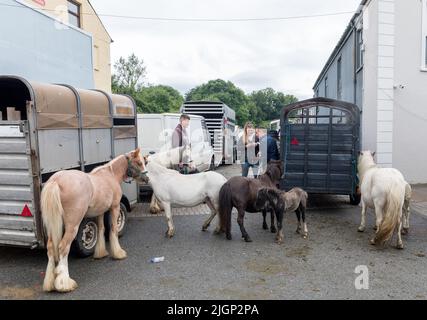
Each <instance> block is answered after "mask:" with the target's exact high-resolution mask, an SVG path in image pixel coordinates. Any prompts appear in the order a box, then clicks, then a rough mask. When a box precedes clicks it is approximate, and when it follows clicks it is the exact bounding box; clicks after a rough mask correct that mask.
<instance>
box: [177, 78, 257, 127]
mask: <svg viewBox="0 0 427 320" xmlns="http://www.w3.org/2000/svg"><path fill="white" fill-rule="evenodd" d="M185 100H186V101H200V100H207V101H221V102H224V103H225V104H226V105H228V106H229V107H230V108H232V109H233V110H234V111H236V118H237V124H239V125H240V126H242V125H244V124H245V122H246V121H248V120H249V119H250V118H251V109H252V108H253V107H254V105H253V104H251V101H250V100H249V98H248V97H247V96H246V94H245V92H244V91H243V90H242V89H240V88H238V87H236V86H235V85H234V84H233V83H232V82H230V81H224V80H221V79H217V80H211V81H209V82H207V83H205V84H202V85H200V86H197V87H195V88H193V89H191V90H190V91H189V92H188V93H187V94H186V96H185Z"/></svg>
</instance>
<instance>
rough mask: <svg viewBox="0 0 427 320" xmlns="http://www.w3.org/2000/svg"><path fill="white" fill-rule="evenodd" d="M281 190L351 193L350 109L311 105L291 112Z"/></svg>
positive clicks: (354, 129) (352, 126) (354, 125)
mask: <svg viewBox="0 0 427 320" xmlns="http://www.w3.org/2000/svg"><path fill="white" fill-rule="evenodd" d="M285 139H286V140H285V145H284V147H285V159H284V160H285V179H284V181H283V187H284V189H289V188H293V187H301V188H303V189H305V190H306V191H307V192H310V193H332V194H352V192H353V190H354V188H355V185H354V183H355V180H354V178H355V174H356V173H355V170H356V159H355V157H356V143H357V141H358V136H357V123H356V121H355V118H354V117H353V116H352V115H351V113H350V112H349V111H346V110H342V109H338V108H332V107H329V106H313V107H308V108H301V109H296V110H293V111H291V112H290V114H289V116H288V119H287V120H286V128H285Z"/></svg>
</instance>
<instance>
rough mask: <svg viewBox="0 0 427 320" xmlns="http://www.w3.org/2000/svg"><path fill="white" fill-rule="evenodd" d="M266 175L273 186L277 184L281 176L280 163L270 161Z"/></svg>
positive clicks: (281, 167)
mask: <svg viewBox="0 0 427 320" xmlns="http://www.w3.org/2000/svg"><path fill="white" fill-rule="evenodd" d="M266 174H267V175H268V176H269V177H270V179H271V181H272V182H273V183H274V184H277V183H278V182H279V180H280V178H281V177H282V175H283V166H282V162H281V161H279V160H271V161H270V162H269V164H268V166H267V171H266Z"/></svg>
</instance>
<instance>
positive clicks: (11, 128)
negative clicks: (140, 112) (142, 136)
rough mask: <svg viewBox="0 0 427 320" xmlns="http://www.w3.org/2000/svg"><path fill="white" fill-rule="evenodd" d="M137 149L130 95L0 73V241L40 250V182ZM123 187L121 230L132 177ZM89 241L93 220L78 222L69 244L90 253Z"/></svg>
mask: <svg viewBox="0 0 427 320" xmlns="http://www.w3.org/2000/svg"><path fill="white" fill-rule="evenodd" d="M136 147H137V121H136V107H135V103H134V101H133V100H132V99H131V98H129V97H127V96H121V95H111V94H107V93H105V92H102V91H98V90H82V89H76V88H73V87H71V86H69V85H61V84H55V85H53V84H42V83H36V82H29V81H27V80H25V79H23V78H20V77H14V76H0V245H11V246H21V247H28V248H32V249H34V248H43V247H45V241H46V239H45V234H44V228H43V223H42V219H41V212H40V203H39V201H40V194H41V189H42V186H43V184H44V183H45V182H46V181H47V180H48V179H49V178H50V177H51V176H52V175H53V174H55V173H56V172H58V171H61V170H68V169H76V170H81V171H84V172H90V171H91V170H92V169H94V168H95V167H97V166H100V165H103V164H105V163H107V162H109V161H111V160H112V159H113V158H114V157H115V156H117V155H120V154H124V153H126V152H129V151H130V150H134V149H136ZM122 189H123V198H122V206H121V215H120V217H119V220H120V221H119V228H120V232H121V233H123V229H124V226H125V224H126V214H127V212H128V211H130V210H131V208H132V206H133V204H135V203H136V202H137V197H138V192H137V185H136V183H135V182H133V183H132V184H130V185H127V184H124V185H123V188H122ZM105 219H106V222H109V215H105ZM108 227H109V224H107V228H108ZM96 240H97V225H96V222H95V221H93V220H90V219H85V220H83V222H82V223H81V225H80V230H79V232H78V235H77V238H76V241H75V242H74V243H73V246H74V247H75V248H76V249H77V252H78V253H80V254H81V255H89V254H91V253H92V252H93V250H94V247H95V244H96Z"/></svg>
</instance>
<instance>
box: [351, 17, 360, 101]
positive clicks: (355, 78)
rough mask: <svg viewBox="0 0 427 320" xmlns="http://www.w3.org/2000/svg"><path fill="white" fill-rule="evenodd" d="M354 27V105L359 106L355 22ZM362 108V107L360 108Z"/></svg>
mask: <svg viewBox="0 0 427 320" xmlns="http://www.w3.org/2000/svg"><path fill="white" fill-rule="evenodd" d="M352 27H353V38H354V48H353V69H354V70H353V103H354V104H357V46H358V43H357V28H356V24H355V23H354V21H352ZM359 107H360V106H359Z"/></svg>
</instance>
